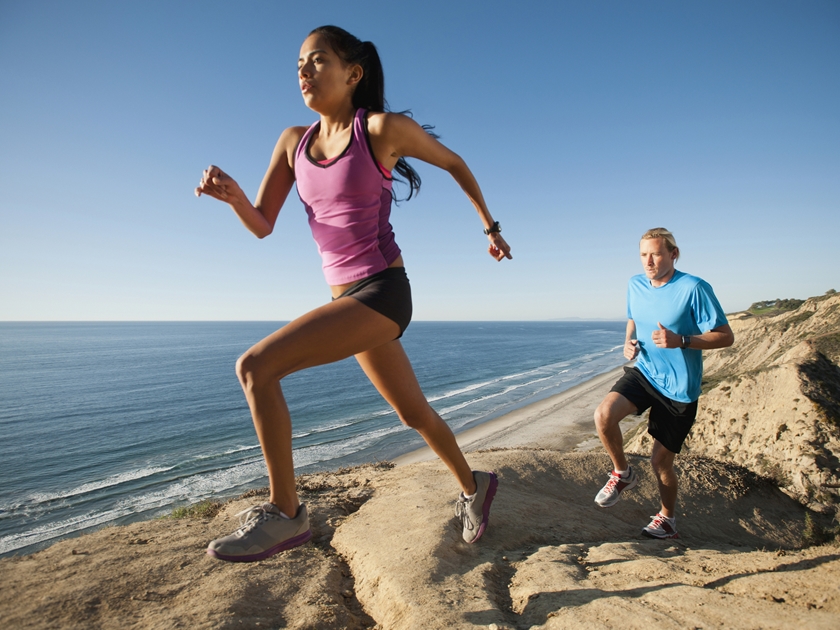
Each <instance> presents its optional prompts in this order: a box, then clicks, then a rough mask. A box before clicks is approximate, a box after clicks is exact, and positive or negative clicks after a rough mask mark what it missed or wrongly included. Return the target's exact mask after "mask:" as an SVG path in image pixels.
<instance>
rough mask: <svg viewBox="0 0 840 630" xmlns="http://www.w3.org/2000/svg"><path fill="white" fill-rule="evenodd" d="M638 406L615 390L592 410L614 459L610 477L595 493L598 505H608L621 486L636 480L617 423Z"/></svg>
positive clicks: (625, 486)
mask: <svg viewBox="0 0 840 630" xmlns="http://www.w3.org/2000/svg"><path fill="white" fill-rule="evenodd" d="M636 412H637V408H636V405H634V404H633V403H632V402H630V401H629V400H628V399H627V398H625V397H624V396H622V395H621V394H619V393H618V392H610V393H609V394H607V396H606V397H605V398H604V400H603V401H602V402H601V404H600V405H598V409H596V410H595V427H596V428H597V429H598V436H599V437H600V438H601V443H602V444H603V445H604V448H606V449H607V453H608V454H609V456H610V459H612V462H613V471H612V472H611V473H610V479H609V481H607V483H606V485H605V486H604V487H603V488H601V491H600V492H599V493H598V494H597V495H595V503H597V504H598V505H600V506H601V507H610V506H612V505H615V504H616V502H618V499H619V497H620V496H621V493H622V492H623V491H624V490H630V489H631V488H634V487H635V486H636V484H637V483H638V482H639V477H638V476H637V475H636V472H635V471H633V470H630V466H629V465H628V464H627V458H626V457H625V456H624V440H623V438H622V436H621V429H620V428H619V426H618V423H619V422H621V420H622V419H623V418H625V417H627V416H628V415H630V414H631V413H636Z"/></svg>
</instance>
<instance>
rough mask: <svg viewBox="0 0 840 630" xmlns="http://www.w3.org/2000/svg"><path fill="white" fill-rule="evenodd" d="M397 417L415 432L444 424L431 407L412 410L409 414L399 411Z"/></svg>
mask: <svg viewBox="0 0 840 630" xmlns="http://www.w3.org/2000/svg"><path fill="white" fill-rule="evenodd" d="M397 416H398V417H399V419H400V422H402V423H403V424H404V425H405V426H407V427H409V428H410V429H414V430H415V431H423V430H425V429H428V428H429V427H431V426H433V425H434V424H435V423H436V422H443V420H441V419H440V416H438V415H437V413H435V411H434V410H433V409H432V408H431V407H430V406H427V408H426V409H412V410H410V411H407V412H400V411H399V410H397Z"/></svg>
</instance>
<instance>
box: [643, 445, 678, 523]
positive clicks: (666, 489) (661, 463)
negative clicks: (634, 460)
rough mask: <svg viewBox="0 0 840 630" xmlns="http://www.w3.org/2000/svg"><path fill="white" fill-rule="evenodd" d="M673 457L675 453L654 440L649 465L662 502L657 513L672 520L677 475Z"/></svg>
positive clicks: (675, 500)
mask: <svg viewBox="0 0 840 630" xmlns="http://www.w3.org/2000/svg"><path fill="white" fill-rule="evenodd" d="M675 457H676V453H672V452H671V451H669V450H668V449H667V448H665V447H664V446H663V445H662V442H660V441H659V440H654V442H653V452H652V453H651V456H650V465H651V467H652V468H653V474H654V475H656V482H657V483H658V484H659V497H660V500H661V501H662V509H661V510H660V511H659V513H660V514H662V516H666V517H668V518H674V516H675V515H676V512H675V510H676V508H677V473H676V471H675V470H674V458H675Z"/></svg>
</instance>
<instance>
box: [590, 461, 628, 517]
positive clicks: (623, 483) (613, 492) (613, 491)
mask: <svg viewBox="0 0 840 630" xmlns="http://www.w3.org/2000/svg"><path fill="white" fill-rule="evenodd" d="M637 483H639V476H638V475H637V474H636V471H635V470H633V467H632V466H631V467H630V474H629V475H628V476H627V477H625V478H623V479H622V478H621V476H620V475H619V474H618V473H617V472H615V471H612V472H611V473H610V480H609V481H608V482H607V485H605V486H604V487H603V488H601V491H600V492H599V493H598V494H597V495H595V503H597V504H598V505H600V506H601V507H610V506H611V505H615V504H616V503H617V502H618V498H619V497H620V496H621V493H622V492H624V491H625V490H630V489H631V488H635V487H636V484H637Z"/></svg>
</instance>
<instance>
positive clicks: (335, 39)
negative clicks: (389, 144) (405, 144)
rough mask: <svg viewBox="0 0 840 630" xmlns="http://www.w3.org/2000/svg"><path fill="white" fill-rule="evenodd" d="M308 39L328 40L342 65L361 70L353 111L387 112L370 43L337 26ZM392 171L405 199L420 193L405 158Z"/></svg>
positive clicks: (382, 77)
mask: <svg viewBox="0 0 840 630" xmlns="http://www.w3.org/2000/svg"><path fill="white" fill-rule="evenodd" d="M310 35H320V36H321V37H323V38H324V39H326V40H327V44H329V46H330V48H332V49H333V50H334V51H335V53H336V54H337V55H338V56H339V57H341V59H342V61H344V63H357V64H359V65H360V66H361V67H362V71H363V74H362V80H361V81H359V83H358V85H357V86H356V90H355V91H354V92H353V107H355V108H356V109H359V108H361V109H367V110H368V111H371V112H387V111H390V110H389V109H388V101H386V100H385V73H384V72H383V71H382V61H381V60H380V59H379V53H378V52H377V50H376V46H374V45H373V42H363V41H362V40H360V39H359V38H358V37H356V36H355V35H352V34H350V33H348V32H347V31H345V30H344V29H343V28H339V27H338V26H319V27H318V28H316V29H314V30H313V31H312V32H311V33H310ZM399 113H400V114H407V115H409V116H410V115H411V112H410V111H404V112H399ZM423 129H425V130H426V132H427V133H428V134H430V135H431V136H432V137H434V138H437V137H438V135H437V134H435V133H433V132H432V131H431V130H432V129H433V127H432V126H430V125H423ZM394 170H395V171H396V172H397V173H399V174H400V176H401V177H403V178H404V179H405V182H406V183H407V184H408V197H406V199H411V196H412V195H414V194H415V193H419V192H420V175H418V173H417V171H415V170H414V168H413V167H412V166H411V165H410V164H409V163H408V162H407V161H406V159H405V158H404V157H401V158H400V159H399V160H397V164H396V166H394Z"/></svg>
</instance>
